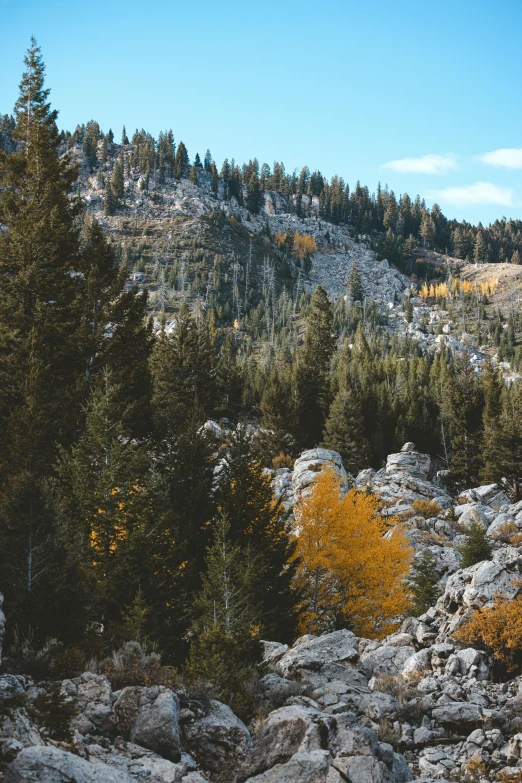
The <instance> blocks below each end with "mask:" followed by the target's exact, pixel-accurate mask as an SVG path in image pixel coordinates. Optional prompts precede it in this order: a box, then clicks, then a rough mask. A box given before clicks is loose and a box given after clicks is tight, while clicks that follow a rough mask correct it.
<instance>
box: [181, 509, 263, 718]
mask: <svg viewBox="0 0 522 783" xmlns="http://www.w3.org/2000/svg"><path fill="white" fill-rule="evenodd" d="M229 534H230V525H229V524H228V522H227V519H226V517H224V516H220V517H218V519H217V520H216V522H215V523H214V539H213V543H212V545H211V546H210V547H209V548H208V551H207V558H206V573H205V576H204V579H203V586H202V588H201V592H200V594H199V596H198V597H197V599H196V601H195V604H194V612H195V614H196V617H195V620H194V622H193V625H192V628H191V636H192V637H193V639H194V641H193V642H192V645H191V648H190V654H189V658H188V661H187V663H186V665H185V669H184V672H185V676H187V677H188V678H189V680H195V681H201V680H203V681H207V682H210V683H211V684H212V685H213V686H214V689H215V692H216V691H217V692H216V696H218V697H219V698H221V699H222V700H223V701H224V702H226V704H228V705H230V706H231V707H232V709H233V710H234V711H235V712H236V713H237V714H239V715H241V716H242V717H244V718H248V717H249V716H250V714H251V708H252V704H250V703H249V698H248V690H252V689H251V688H250V689H249V688H248V683H249V682H250V681H253V679H254V667H255V664H257V663H258V662H259V660H260V657H261V656H260V653H261V648H260V643H259V638H260V628H261V620H262V615H261V612H260V609H259V607H258V606H257V605H256V600H255V596H254V594H253V586H254V585H255V584H256V582H259V574H258V571H259V569H260V563H259V559H258V558H256V557H255V556H254V555H253V553H252V552H251V551H249V550H248V549H242V548H241V547H240V546H238V545H237V544H234V543H233V542H232V541H231V539H230V535H229Z"/></svg>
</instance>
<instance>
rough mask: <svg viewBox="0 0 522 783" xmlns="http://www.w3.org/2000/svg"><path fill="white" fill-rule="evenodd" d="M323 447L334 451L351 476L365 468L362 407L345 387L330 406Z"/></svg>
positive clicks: (365, 450)
mask: <svg viewBox="0 0 522 783" xmlns="http://www.w3.org/2000/svg"><path fill="white" fill-rule="evenodd" d="M322 445H323V446H324V447H325V448H327V449H333V450H334V451H337V452H338V453H339V454H340V455H341V457H342V460H343V465H344V467H345V468H346V470H347V471H348V472H349V473H351V474H352V475H356V474H357V473H358V472H359V471H360V470H361V469H362V468H363V467H364V466H366V465H367V459H368V458H367V454H368V446H367V443H366V439H365V436H364V419H363V415H362V409H361V404H360V401H359V400H358V398H357V396H356V395H355V394H354V393H353V392H352V391H351V390H350V389H349V388H347V387H346V386H343V387H341V388H340V389H339V391H338V392H337V394H336V396H335V397H334V400H333V402H332V404H331V406H330V412H329V414H328V418H327V420H326V424H325V427H324V433H323V444H322Z"/></svg>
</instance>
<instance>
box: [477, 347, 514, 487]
mask: <svg viewBox="0 0 522 783" xmlns="http://www.w3.org/2000/svg"><path fill="white" fill-rule="evenodd" d="M481 381H482V388H483V394H484V408H483V412H482V423H483V434H482V449H481V456H482V469H481V472H480V479H481V481H483V482H484V483H491V482H498V481H501V480H502V479H503V478H504V473H505V468H506V467H509V463H510V461H511V455H510V454H509V449H508V446H507V443H506V435H507V432H506V430H505V428H504V422H503V421H502V411H503V405H502V399H503V396H504V382H503V380H502V377H501V376H500V374H499V373H498V372H497V371H495V370H494V369H493V366H492V365H491V362H489V361H488V362H486V366H485V367H484V372H483V374H482V378H481ZM506 463H507V465H506Z"/></svg>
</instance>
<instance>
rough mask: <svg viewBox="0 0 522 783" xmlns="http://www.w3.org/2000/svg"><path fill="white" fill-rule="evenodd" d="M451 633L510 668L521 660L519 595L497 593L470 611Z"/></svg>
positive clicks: (521, 606) (520, 601) (521, 622)
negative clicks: (467, 617)
mask: <svg viewBox="0 0 522 783" xmlns="http://www.w3.org/2000/svg"><path fill="white" fill-rule="evenodd" d="M453 636H454V637H455V639H457V641H460V642H463V643H464V644H468V645H470V646H477V645H478V646H480V647H483V648H484V649H485V650H486V651H487V652H489V653H490V654H491V655H492V656H493V658H494V659H495V660H496V661H497V662H498V663H499V664H501V665H502V666H504V667H505V668H506V669H507V671H513V670H514V669H516V668H517V667H518V666H519V664H520V662H521V660H522V595H519V596H517V597H516V598H505V597H504V596H502V595H497V597H496V598H495V600H494V602H493V604H492V606H486V607H484V608H483V609H477V610H476V611H475V612H473V614H472V615H471V617H470V619H469V620H468V621H467V623H465V625H463V626H462V627H460V628H457V630H456V631H455V632H454V634H453Z"/></svg>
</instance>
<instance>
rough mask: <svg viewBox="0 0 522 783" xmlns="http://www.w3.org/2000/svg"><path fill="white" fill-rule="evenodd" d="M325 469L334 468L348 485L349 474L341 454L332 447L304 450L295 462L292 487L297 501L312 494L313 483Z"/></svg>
mask: <svg viewBox="0 0 522 783" xmlns="http://www.w3.org/2000/svg"><path fill="white" fill-rule="evenodd" d="M323 470H333V471H334V472H335V474H336V475H337V476H339V478H340V479H341V480H342V481H343V482H344V483H345V485H346V486H348V484H347V482H348V476H347V473H346V471H345V469H344V467H343V461H342V459H341V455H340V454H338V453H337V452H336V451H331V450H330V449H310V450H309V451H304V452H303V453H302V454H301V456H300V457H298V458H297V459H296V461H295V464H294V472H293V476H292V489H293V493H294V499H295V501H296V502H297V501H299V500H302V499H303V498H305V497H306V496H307V495H309V494H310V492H311V486H312V484H313V483H314V481H315V480H316V478H317V475H318V473H321V472H322V471H323Z"/></svg>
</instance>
